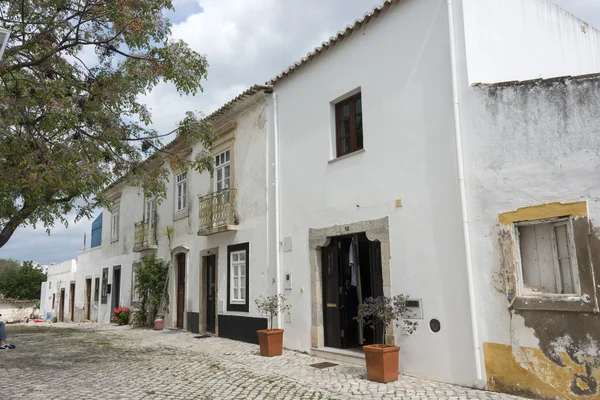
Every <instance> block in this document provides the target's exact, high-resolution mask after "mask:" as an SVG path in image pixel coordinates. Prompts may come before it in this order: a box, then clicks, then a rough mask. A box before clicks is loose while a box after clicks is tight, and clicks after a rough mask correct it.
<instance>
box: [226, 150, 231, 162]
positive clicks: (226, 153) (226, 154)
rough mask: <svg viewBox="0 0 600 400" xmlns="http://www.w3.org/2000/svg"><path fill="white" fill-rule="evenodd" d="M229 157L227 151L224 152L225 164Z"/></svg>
mask: <svg viewBox="0 0 600 400" xmlns="http://www.w3.org/2000/svg"><path fill="white" fill-rule="evenodd" d="M229 157H230V155H229V150H227V151H226V152H225V162H229Z"/></svg>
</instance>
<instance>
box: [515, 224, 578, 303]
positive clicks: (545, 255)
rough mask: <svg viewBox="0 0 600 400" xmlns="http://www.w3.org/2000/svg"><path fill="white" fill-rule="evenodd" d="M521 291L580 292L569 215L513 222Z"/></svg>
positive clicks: (573, 294)
mask: <svg viewBox="0 0 600 400" xmlns="http://www.w3.org/2000/svg"><path fill="white" fill-rule="evenodd" d="M515 237H516V241H517V246H516V248H517V249H518V250H517V251H518V252H519V254H518V257H517V259H518V265H519V268H518V270H517V273H518V274H519V281H520V284H519V291H520V293H521V294H522V295H525V296H527V295H571V296H575V295H577V296H578V295H580V294H581V289H580V284H579V270H578V266H577V258H576V253H575V241H574V237H573V221H572V219H571V218H554V219H549V220H541V221H528V222H520V223H516V224H515Z"/></svg>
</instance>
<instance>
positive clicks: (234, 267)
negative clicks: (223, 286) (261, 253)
mask: <svg viewBox="0 0 600 400" xmlns="http://www.w3.org/2000/svg"><path fill="white" fill-rule="evenodd" d="M249 249H250V244H249V243H242V244H236V245H233V246H228V247H227V257H228V260H227V264H228V268H227V270H228V271H227V275H228V281H227V287H228V293H227V303H228V305H227V310H228V311H245V312H248V311H249V306H248V304H249V302H248V297H249V292H248V290H249V288H248V286H249V267H250V262H249V261H250V253H249Z"/></svg>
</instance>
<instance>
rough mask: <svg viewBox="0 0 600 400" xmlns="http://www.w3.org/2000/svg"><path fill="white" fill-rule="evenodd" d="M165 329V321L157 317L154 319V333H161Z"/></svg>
mask: <svg viewBox="0 0 600 400" xmlns="http://www.w3.org/2000/svg"><path fill="white" fill-rule="evenodd" d="M164 327H165V320H164V318H163V317H162V316H160V315H157V316H156V318H155V319H154V330H155V331H162V330H163V329H164Z"/></svg>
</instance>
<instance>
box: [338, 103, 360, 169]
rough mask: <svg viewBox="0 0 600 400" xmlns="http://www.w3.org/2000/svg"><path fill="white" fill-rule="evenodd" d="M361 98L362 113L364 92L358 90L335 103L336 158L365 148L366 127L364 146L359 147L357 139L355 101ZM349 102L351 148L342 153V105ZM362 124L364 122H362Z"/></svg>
mask: <svg viewBox="0 0 600 400" xmlns="http://www.w3.org/2000/svg"><path fill="white" fill-rule="evenodd" d="M357 99H361V114H362V108H363V107H362V92H358V93H356V94H354V95H352V96H350V97H347V98H345V99H344V100H341V101H340V102H338V103H337V104H336V105H335V148H336V158H340V157H343V156H345V155H348V154H352V153H355V152H357V151H359V150H362V149H364V127H363V146H362V147H360V148H359V147H358V145H357V140H356V110H355V101H356V100H357ZM346 104H348V105H349V106H350V149H349V150H348V151H347V152H346V153H342V135H341V133H342V132H341V129H342V107H343V106H345V105H346ZM361 124H362V123H361Z"/></svg>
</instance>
